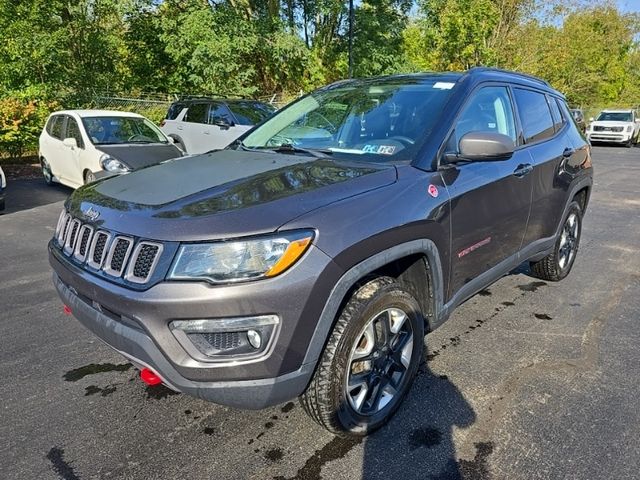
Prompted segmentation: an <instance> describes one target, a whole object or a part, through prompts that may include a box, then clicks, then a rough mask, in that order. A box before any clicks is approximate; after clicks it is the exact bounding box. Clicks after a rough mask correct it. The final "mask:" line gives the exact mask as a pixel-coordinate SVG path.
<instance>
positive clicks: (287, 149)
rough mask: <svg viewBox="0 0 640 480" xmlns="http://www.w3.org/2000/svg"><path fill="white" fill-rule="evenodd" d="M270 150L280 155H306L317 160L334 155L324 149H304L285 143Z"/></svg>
mask: <svg viewBox="0 0 640 480" xmlns="http://www.w3.org/2000/svg"><path fill="white" fill-rule="evenodd" d="M269 150H271V151H273V152H278V153H306V154H307V155H312V156H314V157H316V158H326V157H327V155H333V152H332V151H331V150H328V149H324V148H302V147H298V146H296V145H293V144H291V143H283V144H282V145H279V146H277V147H274V148H269Z"/></svg>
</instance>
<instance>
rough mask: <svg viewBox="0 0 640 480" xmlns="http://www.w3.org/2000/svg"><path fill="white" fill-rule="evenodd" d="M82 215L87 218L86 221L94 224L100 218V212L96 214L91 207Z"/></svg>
mask: <svg viewBox="0 0 640 480" xmlns="http://www.w3.org/2000/svg"><path fill="white" fill-rule="evenodd" d="M82 214H83V215H84V216H85V217H87V219H88V220H91V221H92V222H95V221H96V220H97V219H98V217H99V216H100V212H98V211H97V210H94V209H93V207H89V208H87V209H86V210H83V211H82Z"/></svg>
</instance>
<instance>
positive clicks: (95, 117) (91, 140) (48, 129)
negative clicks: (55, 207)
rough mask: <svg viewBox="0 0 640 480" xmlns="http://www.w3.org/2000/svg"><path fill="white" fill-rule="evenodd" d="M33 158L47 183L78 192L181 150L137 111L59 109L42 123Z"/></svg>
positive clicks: (170, 156) (173, 154) (152, 163)
mask: <svg viewBox="0 0 640 480" xmlns="http://www.w3.org/2000/svg"><path fill="white" fill-rule="evenodd" d="M38 155H39V158H40V165H41V166H42V174H43V176H44V178H45V180H46V182H47V183H49V184H50V183H52V182H59V183H62V184H64V185H67V186H69V187H72V188H77V187H80V186H82V185H84V184H87V183H91V182H93V181H94V180H96V178H98V177H103V176H105V175H113V174H122V173H127V172H130V171H132V170H137V169H139V168H143V167H146V166H149V165H155V164H157V163H160V162H162V161H164V160H168V159H171V158H176V157H180V156H182V151H181V150H180V149H178V148H177V147H176V146H175V145H174V144H173V141H172V140H171V139H169V138H167V137H166V136H165V135H164V134H163V133H162V132H161V131H160V129H159V128H158V127H156V126H155V125H154V124H153V123H152V122H151V121H150V120H148V119H147V118H145V117H143V116H142V115H138V114H137V113H129V112H118V111H110V110H64V111H60V112H55V113H52V114H51V115H50V116H49V118H48V119H47V123H46V125H45V128H44V129H43V130H42V133H41V134H40V148H39V153H38Z"/></svg>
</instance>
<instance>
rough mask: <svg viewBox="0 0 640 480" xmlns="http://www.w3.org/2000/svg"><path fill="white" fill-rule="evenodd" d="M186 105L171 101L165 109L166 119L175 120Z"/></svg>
mask: <svg viewBox="0 0 640 480" xmlns="http://www.w3.org/2000/svg"><path fill="white" fill-rule="evenodd" d="M184 107H186V105H185V104H184V103H173V104H171V106H170V107H169V110H168V111H167V120H175V119H176V118H178V115H180V112H181V111H182V109H183V108H184Z"/></svg>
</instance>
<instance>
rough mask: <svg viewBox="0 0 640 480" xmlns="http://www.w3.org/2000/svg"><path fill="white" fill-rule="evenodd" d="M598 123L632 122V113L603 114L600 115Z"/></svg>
mask: <svg viewBox="0 0 640 480" xmlns="http://www.w3.org/2000/svg"><path fill="white" fill-rule="evenodd" d="M598 121H599V122H602V121H605V122H632V121H633V120H632V119H631V112H602V113H601V114H600V115H598Z"/></svg>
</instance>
